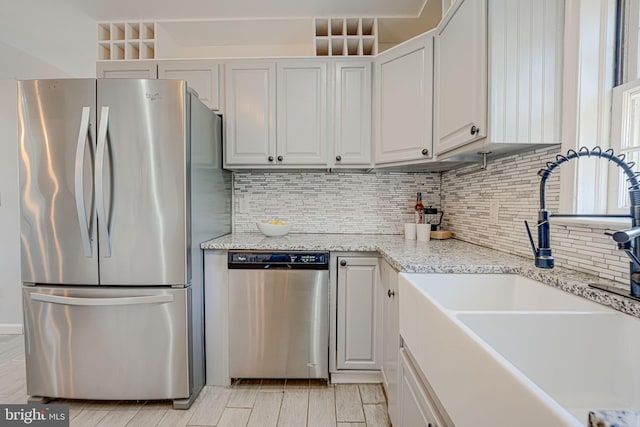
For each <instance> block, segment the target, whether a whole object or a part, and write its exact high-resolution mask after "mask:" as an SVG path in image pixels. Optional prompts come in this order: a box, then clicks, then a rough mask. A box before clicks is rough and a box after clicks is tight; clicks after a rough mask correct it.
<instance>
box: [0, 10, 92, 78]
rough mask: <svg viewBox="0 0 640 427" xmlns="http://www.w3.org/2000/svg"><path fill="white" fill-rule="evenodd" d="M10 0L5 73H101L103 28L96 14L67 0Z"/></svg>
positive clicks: (4, 25)
mask: <svg viewBox="0 0 640 427" xmlns="http://www.w3.org/2000/svg"><path fill="white" fill-rule="evenodd" d="M4 3H5V4H3V5H2V14H0V43H2V44H3V46H2V47H0V64H2V65H1V66H0V78H2V79H11V78H13V79H30V78H51V77H54V78H55V77H94V76H95V62H96V50H97V47H96V45H97V30H96V22H95V20H94V19H93V18H90V17H89V16H88V15H87V14H86V13H85V12H84V11H82V10H80V9H78V8H77V7H74V6H73V5H72V4H70V2H67V1H63V0H58V1H50V0H20V1H11V2H4ZM55 70H57V71H58V72H55ZM52 71H54V73H52Z"/></svg>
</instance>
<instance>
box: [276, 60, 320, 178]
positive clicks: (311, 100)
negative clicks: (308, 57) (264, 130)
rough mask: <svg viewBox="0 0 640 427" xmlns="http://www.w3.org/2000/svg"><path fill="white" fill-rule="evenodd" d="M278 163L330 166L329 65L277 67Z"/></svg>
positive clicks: (293, 63)
mask: <svg viewBox="0 0 640 427" xmlns="http://www.w3.org/2000/svg"><path fill="white" fill-rule="evenodd" d="M277 88H278V97H277V111H278V114H277V139H278V143H277V158H276V160H277V163H278V164H285V165H319V166H326V165H327V62H320V61H281V62H278V68H277Z"/></svg>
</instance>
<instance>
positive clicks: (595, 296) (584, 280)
mask: <svg viewBox="0 0 640 427" xmlns="http://www.w3.org/2000/svg"><path fill="white" fill-rule="evenodd" d="M201 248H202V249H209V250H216V249H217V250H274V251H287V250H296V251H302V250H307V251H332V252H378V253H379V254H380V255H381V256H382V257H383V258H384V259H385V260H387V261H388V262H389V264H391V265H392V266H393V267H394V268H396V269H397V270H399V271H403V272H409V273H475V274H478V273H482V274H487V273H505V274H519V275H522V276H525V277H529V278H531V279H534V280H537V281H540V282H543V283H546V284H548V285H550V286H554V287H557V288H560V289H562V290H564V291H566V292H570V293H573V294H576V295H580V296H582V297H584V298H587V299H590V300H592V301H595V302H598V303H600V304H604V305H607V306H610V307H612V308H614V309H616V310H619V311H622V312H624V313H627V314H630V315H632V316H636V317H640V303H638V302H635V301H633V300H631V299H628V298H623V297H620V296H618V295H615V294H610V293H607V292H604V291H601V290H598V289H594V288H590V287H589V286H588V284H589V283H596V282H597V283H604V284H609V285H616V286H618V287H621V284H620V283H614V282H609V281H605V280H602V279H599V278H598V277H596V276H593V275H589V274H585V273H580V272H576V271H573V270H569V269H566V268H559V267H556V268H554V269H551V270H545V269H539V268H536V267H535V266H534V264H533V259H529V258H523V257H519V256H515V255H511V254H507V253H504V252H499V251H496V250H493V249H488V248H485V247H482V246H477V245H473V244H470V243H465V242H461V241H459V240H454V239H448V240H431V241H429V242H418V241H415V240H404V239H403V238H402V236H399V235H361V234H289V235H287V236H284V237H265V236H264V235H262V234H260V233H238V234H229V235H226V236H223V237H219V238H217V239H213V240H209V241H207V242H204V243H203V244H202V245H201ZM622 286H623V285H622ZM603 409H605V410H602V411H593V412H592V413H591V415H590V420H589V421H590V423H589V425H590V426H594V427H595V426H603V427H604V426H607V427H608V426H614V425H619V426H624V425H631V424H624V423H622V424H618V423H620V421H621V420H622V419H624V420H626V419H633V420H637V419H640V412H638V411H617V410H613V411H609V410H606V408H603ZM612 420H613V421H612ZM633 425H636V424H633Z"/></svg>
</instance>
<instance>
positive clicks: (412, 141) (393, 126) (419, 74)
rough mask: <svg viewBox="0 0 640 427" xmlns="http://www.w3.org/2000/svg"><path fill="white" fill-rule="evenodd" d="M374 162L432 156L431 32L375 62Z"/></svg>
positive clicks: (389, 52)
mask: <svg viewBox="0 0 640 427" xmlns="http://www.w3.org/2000/svg"><path fill="white" fill-rule="evenodd" d="M375 81H376V82H375V88H376V135H375V145H376V154H375V162H376V163H390V162H399V161H407V160H420V159H429V158H431V157H432V151H433V150H432V145H433V144H432V142H433V139H432V123H433V122H432V100H433V97H432V95H433V33H432V32H429V33H425V34H424V35H422V36H420V37H418V38H415V39H413V40H411V41H409V42H407V43H405V44H403V45H401V46H399V47H397V48H394V49H390V50H389V51H387V52H384V53H383V54H381V55H380V56H379V57H378V58H377V59H376V63H375Z"/></svg>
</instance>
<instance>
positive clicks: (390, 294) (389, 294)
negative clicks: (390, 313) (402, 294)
mask: <svg viewBox="0 0 640 427" xmlns="http://www.w3.org/2000/svg"><path fill="white" fill-rule="evenodd" d="M387 296H388V297H389V298H391V297H394V296H396V293H395V292H391V289H389V291H388V292H387Z"/></svg>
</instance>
